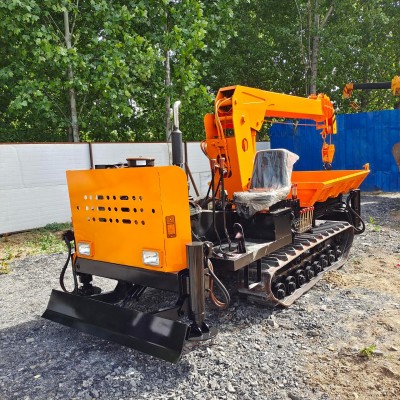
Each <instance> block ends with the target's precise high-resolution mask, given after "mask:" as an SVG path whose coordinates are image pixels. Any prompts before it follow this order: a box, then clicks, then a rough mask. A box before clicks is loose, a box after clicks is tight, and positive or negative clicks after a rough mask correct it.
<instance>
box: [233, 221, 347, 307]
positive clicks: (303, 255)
mask: <svg viewBox="0 0 400 400" xmlns="http://www.w3.org/2000/svg"><path fill="white" fill-rule="evenodd" d="M337 237H340V240H339V242H338V245H339V246H340V250H341V256H340V257H339V258H338V259H337V260H336V261H334V262H333V263H332V264H331V265H329V266H327V267H326V268H324V270H323V271H322V272H321V273H319V274H318V275H316V276H314V277H313V278H311V280H309V281H308V282H307V283H305V284H303V285H302V286H300V287H298V288H297V289H296V290H295V291H294V293H292V294H290V295H287V296H286V297H284V299H282V300H279V299H278V298H276V297H275V295H274V293H273V291H272V286H273V285H274V283H275V282H277V281H279V279H280V278H282V277H286V275H289V273H290V275H292V276H293V275H294V271H295V270H297V269H300V268H304V263H305V262H306V261H310V260H312V259H315V258H316V257H319V256H320V255H321V254H324V250H320V249H321V248H322V249H324V245H325V244H326V243H327V242H332V239H334V238H337ZM353 238H354V229H353V226H352V225H350V224H348V223H347V222H336V221H324V222H322V223H321V224H320V225H319V226H318V227H316V228H314V229H313V231H312V233H304V234H299V235H297V237H296V238H295V241H294V243H293V244H290V245H287V246H285V247H283V248H282V249H280V250H279V251H276V252H273V253H271V254H269V255H268V256H266V257H263V258H262V279H261V282H258V283H256V284H252V285H249V288H239V292H240V293H242V294H246V295H250V296H256V297H257V298H258V299H259V300H262V301H267V302H268V303H270V304H273V305H281V306H284V307H288V306H290V305H291V304H292V303H293V302H294V301H295V300H297V299H298V298H299V297H300V296H301V295H303V294H304V293H306V292H307V291H308V290H310V289H311V288H312V287H313V286H314V285H315V284H316V283H317V282H318V281H320V280H321V279H322V277H323V276H324V274H325V273H326V272H328V271H332V270H336V269H338V268H340V267H341V266H342V265H343V264H344V263H345V262H346V260H347V257H348V253H349V250H350V247H351V245H352V242H353ZM299 261H301V262H300V263H299Z"/></svg>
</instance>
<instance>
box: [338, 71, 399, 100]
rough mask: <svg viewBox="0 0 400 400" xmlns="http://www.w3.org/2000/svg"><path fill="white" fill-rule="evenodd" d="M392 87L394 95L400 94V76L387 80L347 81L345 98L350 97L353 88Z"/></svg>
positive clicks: (344, 91)
mask: <svg viewBox="0 0 400 400" xmlns="http://www.w3.org/2000/svg"><path fill="white" fill-rule="evenodd" d="M357 89H360V90H370V89H390V90H391V91H392V93H393V95H394V96H400V76H395V77H394V78H393V79H392V80H391V81H387V82H367V83H353V82H350V83H346V85H345V87H344V89H343V98H344V99H349V98H350V97H351V95H352V94H353V90H357Z"/></svg>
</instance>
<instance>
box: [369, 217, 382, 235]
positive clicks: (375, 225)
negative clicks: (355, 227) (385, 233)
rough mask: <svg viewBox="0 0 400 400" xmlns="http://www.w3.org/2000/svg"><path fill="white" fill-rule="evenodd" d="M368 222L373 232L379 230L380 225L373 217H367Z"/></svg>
mask: <svg viewBox="0 0 400 400" xmlns="http://www.w3.org/2000/svg"><path fill="white" fill-rule="evenodd" d="M369 223H370V224H371V225H372V229H373V230H374V231H375V232H379V231H380V230H381V227H380V226H379V225H378V223H377V222H376V221H375V219H374V218H373V217H369Z"/></svg>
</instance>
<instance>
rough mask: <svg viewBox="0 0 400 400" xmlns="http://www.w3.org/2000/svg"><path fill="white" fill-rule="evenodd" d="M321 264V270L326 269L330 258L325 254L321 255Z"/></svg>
mask: <svg viewBox="0 0 400 400" xmlns="http://www.w3.org/2000/svg"><path fill="white" fill-rule="evenodd" d="M319 263H320V264H321V268H322V269H325V268H326V267H327V266H328V256H327V255H325V254H321V256H320V257H319Z"/></svg>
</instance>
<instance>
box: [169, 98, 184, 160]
mask: <svg viewBox="0 0 400 400" xmlns="http://www.w3.org/2000/svg"><path fill="white" fill-rule="evenodd" d="M180 105H181V102H180V101H179V100H178V101H176V102H175V103H174V107H173V114H174V126H173V128H172V132H171V142H172V164H173V165H177V166H178V167H180V166H182V164H183V155H182V132H181V131H180V130H179V106H180Z"/></svg>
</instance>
